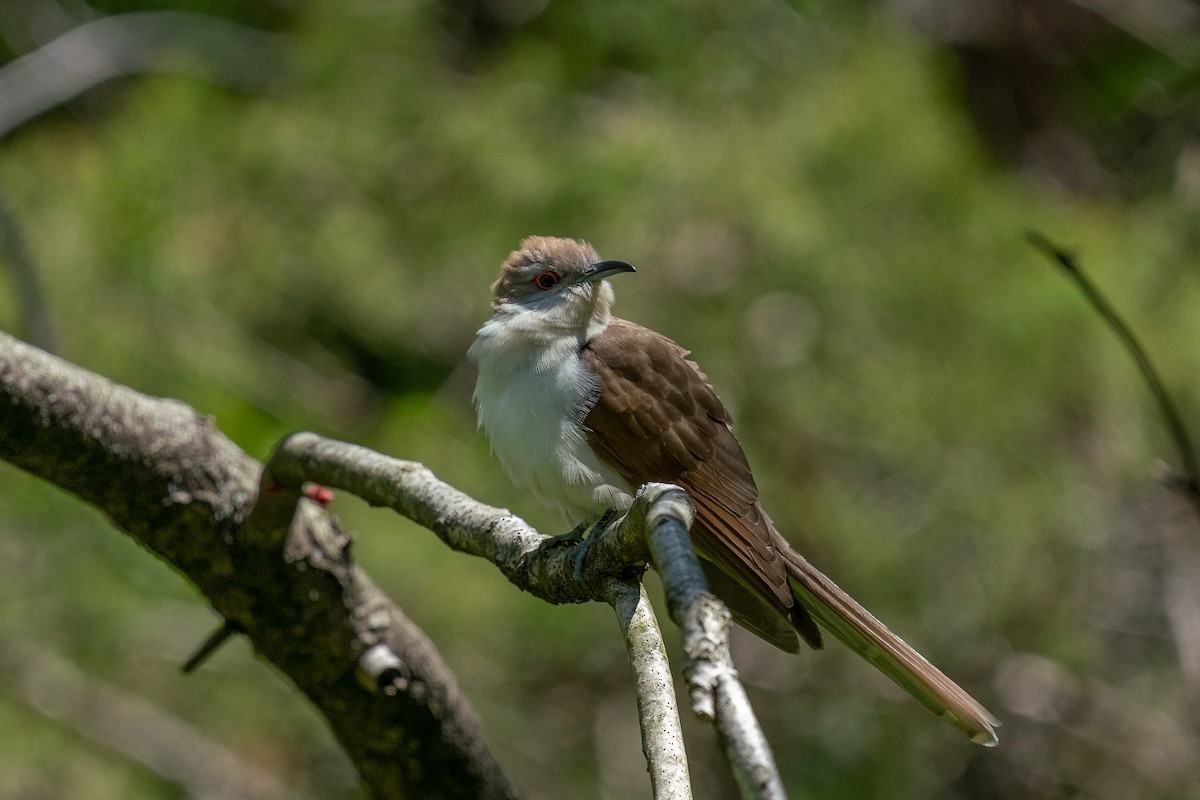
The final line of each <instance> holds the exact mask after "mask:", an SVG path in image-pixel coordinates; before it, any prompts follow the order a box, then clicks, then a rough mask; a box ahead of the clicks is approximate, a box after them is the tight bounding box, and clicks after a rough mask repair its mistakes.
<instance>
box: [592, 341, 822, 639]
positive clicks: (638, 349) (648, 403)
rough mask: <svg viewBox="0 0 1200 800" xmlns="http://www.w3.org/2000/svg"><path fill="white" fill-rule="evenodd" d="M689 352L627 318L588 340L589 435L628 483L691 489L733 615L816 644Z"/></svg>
mask: <svg viewBox="0 0 1200 800" xmlns="http://www.w3.org/2000/svg"><path fill="white" fill-rule="evenodd" d="M686 356H687V351H686V350H684V349H683V348H682V347H680V346H679V345H677V344H675V342H673V341H671V340H670V339H668V338H667V337H665V336H662V335H661V334H658V333H655V332H654V331H651V330H648V329H647V328H643V327H641V326H639V325H635V324H633V323H631V322H626V321H625V320H616V319H615V320H613V321H612V323H611V324H610V325H609V326H608V327H607V328H605V330H604V331H603V332H602V333H600V334H599V335H597V336H595V337H594V338H593V339H592V340H591V341H589V342H588V343H587V345H586V346H585V347H584V349H583V350H582V351H581V353H580V357H581V358H582V359H583V360H584V362H585V363H586V364H587V365H588V367H589V368H590V369H591V370H592V372H593V373H594V374H595V376H596V379H597V382H598V384H599V393H598V397H597V399H596V404H595V406H593V408H592V409H591V411H590V412H589V413H588V415H587V417H586V419H585V420H584V424H585V426H586V427H587V428H588V443H589V444H590V445H591V447H592V450H593V451H595V453H596V454H597V455H598V456H599V457H600V459H601V460H603V461H604V462H605V463H607V464H608V465H610V466H611V467H613V468H614V469H615V470H616V471H617V472H618V473H619V474H620V475H621V476H622V477H623V478H624V479H625V480H626V481H628V483H629V485H630V486H631V487H635V488H636V487H638V486H641V485H642V484H643V483H647V482H649V481H662V482H665V483H675V484H678V485H680V486H682V487H683V488H685V489H687V490H688V492H689V493H690V494H691V495H692V499H693V500H694V502H695V504H696V522H695V524H694V525H693V528H692V539H693V541H694V542H695V545H696V551H697V552H698V553H699V554H700V555H701V556H702V557H703V558H705V559H707V560H708V561H710V562H711V563H712V565H713V566H715V567H716V570H712V569H708V570H706V571H707V572H708V573H709V575H710V578H711V579H712V580H711V582H712V583H713V590H714V592H715V593H716V594H717V595H718V596H719V597H721V598H722V599H723V600H725V601H726V603H727V604H728V605H729V606H730V610H731V611H733V612H734V615H735V616H736V617H737V618H738V620H739V622H742V623H743V624H744V625H746V626H747V627H748V628H750V629H751V630H752V631H754V632H755V633H757V634H759V635H760V636H762V637H763V638H765V639H767V640H768V641H770V642H772V643H773V644H775V645H777V646H779V647H781V648H783V649H785V650H789V651H795V650H796V649H797V642H796V637H795V634H794V633H793V632H792V628H793V627H794V628H795V629H796V630H797V631H799V632H800V634H801V635H802V636H803V637H804V638H805V640H806V641H808V642H809V644H811V645H812V646H813V647H820V646H821V634H820V631H819V630H818V629H817V627H816V624H815V623H814V622H813V621H812V618H811V617H809V615H808V614H807V612H806V611H805V610H804V608H803V607H802V606H800V605H799V604H798V603H797V602H796V600H795V598H794V596H793V594H792V589H791V587H790V586H789V584H788V571H787V566H786V564H785V562H784V560H783V557H782V554H781V553H780V551H779V547H778V546H777V545H776V542H777V541H779V534H778V533H776V532H775V531H774V529H773V528H772V527H771V523H770V521H769V520H768V519H767V517H766V515H765V514H764V513H763V511H762V508H761V507H760V506H759V504H758V488H757V487H756V486H755V485H754V478H753V476H752V475H751V474H750V466H749V464H747V462H746V457H745V455H744V454H743V453H742V447H741V445H740V444H738V441H737V439H736V438H735V437H734V435H733V431H732V429H731V427H730V419H729V413H728V412H727V411H726V410H725V407H724V406H723V405H722V404H721V401H720V399H718V398H717V395H716V393H715V392H714V391H713V389H712V387H711V386H709V385H708V383H707V380H706V379H705V377H704V374H703V373H702V372H700V369H699V368H698V367H697V366H696V364H695V363H693V362H691V361H688V360H687V358H686ZM726 576H727V577H726ZM730 579H731V580H730ZM789 623H790V624H789Z"/></svg>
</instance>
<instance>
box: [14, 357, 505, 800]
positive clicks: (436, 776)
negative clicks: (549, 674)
mask: <svg viewBox="0 0 1200 800" xmlns="http://www.w3.org/2000/svg"><path fill="white" fill-rule="evenodd" d="M0 458H3V459H5V460H7V461H9V462H11V463H12V464H14V465H16V466H18V467H21V468H22V469H24V470H26V471H28V472H30V473H32V474H34V475H37V476H39V477H41V478H44V479H45V480H47V481H50V482H52V483H54V484H56V485H58V486H59V487H61V488H63V489H66V490H67V491H69V492H72V493H74V494H75V495H77V496H78V497H80V498H81V499H83V500H84V501H85V502H88V503H90V504H92V505H94V506H95V507H97V508H98V509H100V510H102V511H103V512H104V513H106V514H107V515H108V517H109V518H110V519H111V520H112V521H113V523H114V524H115V525H117V526H118V527H119V528H121V529H122V530H124V531H125V532H126V533H128V534H129V535H130V536H131V537H132V538H133V539H135V540H136V541H137V542H139V543H140V544H141V545H143V546H144V547H146V548H147V549H148V550H150V551H152V552H154V553H155V554H157V555H158V556H160V557H161V558H163V559H164V560H166V561H167V562H169V563H170V564H172V565H173V566H175V568H176V569H178V570H179V571H180V572H181V573H183V574H184V575H186V576H187V577H188V579H190V580H191V581H192V582H193V583H194V584H195V585H196V586H197V587H198V588H199V589H200V591H201V592H203V593H204V595H205V596H206V597H207V598H208V599H209V601H210V602H211V603H212V605H213V607H214V608H215V609H216V610H217V611H218V613H220V614H221V615H222V616H223V617H224V618H226V619H227V620H230V621H232V622H233V623H235V624H237V625H238V626H239V627H240V628H241V630H243V631H245V634H246V636H247V637H248V638H249V640H250V641H251V643H252V644H253V645H254V647H255V649H256V651H257V652H258V653H259V654H260V655H262V656H263V657H264V658H266V659H267V660H269V661H271V662H272V663H273V664H274V665H275V666H277V667H278V668H279V669H280V670H281V671H282V672H283V673H285V674H286V675H287V676H288V677H289V678H290V679H291V680H292V681H293V682H294V683H295V685H296V686H297V688H299V689H300V690H301V691H302V692H304V694H305V695H306V696H307V697H308V698H309V700H310V701H311V702H312V703H313V704H314V705H315V706H316V708H317V709H318V710H319V711H320V712H321V713H322V714H323V715H324V716H325V718H326V720H327V721H328V722H329V724H330V727H331V728H332V729H333V732H334V735H335V736H336V737H337V738H338V740H339V742H340V743H341V745H342V747H343V748H344V749H345V751H346V753H347V754H348V755H349V757H350V759H351V761H352V762H353V763H354V766H355V768H356V769H357V770H358V773H359V775H360V777H361V778H362V780H363V783H364V784H365V786H366V787H367V789H368V791H369V792H370V794H371V795H372V796H373V797H377V798H399V797H422V798H456V797H484V798H512V797H515V796H516V792H515V790H514V789H513V788H512V785H511V783H510V782H509V781H508V779H507V778H506V777H505V776H504V774H503V773H502V772H501V770H500V768H499V766H498V764H497V763H496V761H495V759H494V757H493V756H492V754H491V751H490V750H489V748H488V746H487V743H486V741H485V739H484V737H483V733H482V729H481V726H480V724H479V721H478V719H477V717H476V715H475V713H474V711H473V709H472V708H471V707H470V705H469V703H468V701H467V700H466V698H465V697H464V696H463V694H462V693H461V692H460V691H459V689H458V686H457V683H456V681H455V679H454V676H453V674H452V673H451V672H450V670H449V668H448V667H447V666H446V665H445V664H444V662H443V661H442V660H441V657H440V656H439V654H438V653H437V650H436V649H435V648H434V647H433V645H432V644H431V643H430V642H429V641H428V639H427V638H426V637H425V635H424V634H423V633H422V632H421V631H420V629H419V628H417V627H416V626H415V625H414V624H413V623H412V622H411V621H409V620H408V619H407V618H406V617H405V616H404V614H403V613H402V612H401V611H400V609H398V608H397V607H396V606H395V604H394V603H392V601H391V600H390V599H388V597H387V596H386V595H384V594H383V593H382V592H381V591H380V590H379V589H378V588H377V587H376V586H375V585H374V583H373V582H372V581H371V580H370V578H368V577H367V576H366V575H365V574H364V573H363V572H362V571H361V570H359V569H358V567H357V566H356V565H355V564H354V563H353V561H352V560H351V558H350V555H349V547H348V545H349V539H348V537H347V536H346V535H345V534H344V533H343V532H342V531H341V530H340V529H339V528H338V526H337V524H336V523H335V521H334V520H333V519H332V518H331V517H330V516H329V515H328V514H326V513H325V511H324V509H322V508H321V507H320V506H318V505H317V504H315V503H312V502H309V501H307V500H304V501H301V502H299V503H297V497H298V495H297V494H295V493H289V492H284V491H278V492H273V493H270V494H267V495H265V496H264V497H262V498H261V500H262V502H257V501H258V500H259V499H260V498H259V497H258V482H259V477H260V475H261V471H262V470H261V466H260V464H259V463H258V462H256V461H255V460H254V459H252V458H250V457H248V456H247V455H246V454H245V453H243V452H242V451H241V450H239V449H238V448H237V446H236V445H234V444H233V443H232V442H231V441H229V439H227V438H226V437H224V436H223V435H221V434H220V433H219V432H217V431H216V430H215V429H214V427H213V424H212V421H211V420H210V419H208V418H206V417H203V416H201V415H199V414H198V413H196V411H194V410H193V409H191V408H190V407H188V406H187V405H185V404H183V403H180V402H177V401H173V400H163V399H159V398H154V397H148V396H146V395H143V394H140V393H138V392H136V391H134V390H132V389H129V388H127V387H124V386H120V385H118V384H114V383H112V382H111V381H108V380H106V379H104V378H102V377H100V376H98V375H95V374H92V373H90V372H88V371H86V370H84V369H82V368H80V367H77V366H74V365H72V364H68V363H66V362H64V361H62V360H60V359H58V358H55V357H53V356H51V355H48V354H46V353H44V352H42V351H40V350H37V349H36V348H33V347H30V346H29V345H26V344H24V343H22V342H19V341H17V340H16V339H13V338H12V337H10V336H7V335H6V334H0ZM252 510H253V513H252ZM251 521H255V522H257V523H258V524H259V525H275V526H276V530H274V531H272V532H271V533H270V534H269V535H268V534H266V533H264V532H263V531H262V530H261V529H260V530H258V531H249V530H247V528H246V526H247V523H249V522H251ZM285 532H286V533H285ZM380 645H382V646H383V647H384V648H385V649H386V651H387V652H388V653H391V654H393V656H394V657H393V659H391V661H390V662H389V665H384V667H382V668H381V667H380V664H379V659H377V658H374V657H372V656H371V654H373V653H374V654H378V652H379V650H378V649H377V648H378V646H380Z"/></svg>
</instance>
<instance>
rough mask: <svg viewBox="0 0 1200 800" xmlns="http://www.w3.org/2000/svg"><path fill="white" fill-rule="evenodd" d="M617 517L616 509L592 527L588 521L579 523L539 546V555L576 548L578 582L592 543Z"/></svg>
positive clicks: (574, 573) (574, 562)
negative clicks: (565, 548)
mask: <svg viewBox="0 0 1200 800" xmlns="http://www.w3.org/2000/svg"><path fill="white" fill-rule="evenodd" d="M616 516H617V511H616V509H612V508H610V509H609V510H607V511H605V512H604V513H603V514H601V515H600V519H598V520H596V523H595V524H594V525H592V526H590V527H589V526H588V523H587V522H586V521H584V522H581V523H579V524H578V525H576V526H575V527H574V528H572V529H571V530H569V531H567V532H566V533H560V534H559V535H557V536H551V537H548V538H547V539H546V540H545V541H544V542H542V543H541V544H540V545H538V554H539V555H541V554H542V553H543V552H545V551H547V550H550V549H551V548H553V547H558V546H560V545H564V544H569V545H572V546H574V547H575V552H574V553H572V554H571V564H572V567H573V568H572V570H571V572H572V575H574V577H575V579H576V580H579V578H580V577H581V576H582V575H583V560H584V559H585V558H587V553H588V550H590V549H591V547H592V542H594V541H595V540H596V536H597V535H599V534H600V533H601V532H602V531H603V530H604V529H605V528H607V527H608V526H609V525H610V524H611V523H612V521H613V519H615V518H616Z"/></svg>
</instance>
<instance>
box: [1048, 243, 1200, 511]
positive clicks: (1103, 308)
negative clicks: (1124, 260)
mask: <svg viewBox="0 0 1200 800" xmlns="http://www.w3.org/2000/svg"><path fill="white" fill-rule="evenodd" d="M1029 241H1030V243H1031V244H1032V245H1033V246H1034V247H1036V248H1037V249H1039V250H1041V251H1042V252H1043V253H1045V254H1046V256H1047V257H1048V258H1050V259H1051V260H1052V261H1054V262H1055V263H1056V264H1058V266H1059V267H1061V268H1062V270H1063V271H1064V272H1065V273H1066V274H1067V276H1068V277H1070V278H1071V280H1073V281H1074V282H1075V285H1076V286H1078V287H1079V289H1080V291H1081V292H1083V296H1084V297H1085V298H1086V299H1087V301H1088V303H1089V304H1090V305H1091V306H1092V308H1094V309H1095V310H1096V313H1098V314H1099V315H1100V317H1101V318H1102V319H1103V320H1104V322H1105V323H1106V324H1107V325H1108V327H1109V328H1110V329H1111V330H1112V332H1113V333H1114V334H1116V336H1117V338H1118V339H1119V340H1120V341H1121V344H1122V345H1124V347H1125V349H1126V350H1127V351H1128V352H1129V354H1130V356H1132V357H1133V360H1134V362H1135V363H1136V364H1137V367H1138V370H1139V371H1140V372H1141V374H1142V377H1143V378H1144V379H1145V381H1146V384H1147V385H1148V386H1149V387H1150V392H1151V393H1152V394H1153V395H1154V401H1155V403H1157V405H1158V409H1159V412H1160V413H1161V414H1162V416H1163V419H1164V420H1165V422H1166V424H1167V431H1168V433H1169V434H1170V436H1171V440H1172V441H1173V442H1174V444H1175V449H1176V450H1177V451H1178V453H1179V462H1180V467H1181V469H1182V474H1181V475H1178V476H1173V477H1172V480H1171V481H1170V483H1171V485H1172V487H1173V488H1175V489H1178V490H1179V491H1181V492H1183V493H1184V495H1185V496H1187V498H1188V499H1189V500H1190V501H1191V502H1192V504H1193V505H1195V507H1196V509H1197V511H1198V512H1200V458H1198V457H1197V455H1196V449H1195V447H1194V446H1193V445H1192V441H1191V437H1190V436H1189V435H1188V430H1187V426H1186V425H1185V424H1184V422H1183V415H1181V414H1180V413H1179V408H1178V407H1177V406H1176V405H1175V401H1174V400H1173V399H1172V398H1171V395H1170V394H1169V393H1168V392H1167V389H1166V386H1164V385H1163V382H1162V379H1161V378H1160V377H1159V376H1158V371H1157V370H1156V369H1155V368H1154V364H1153V363H1151V361H1150V356H1149V355H1148V354H1147V353H1146V350H1145V348H1144V347H1142V345H1141V342H1139V341H1138V339H1137V336H1135V335H1134V333H1133V330H1132V329H1131V328H1130V327H1129V326H1128V325H1127V324H1126V323H1125V321H1124V320H1123V319H1122V318H1121V316H1120V315H1119V314H1118V313H1117V312H1116V310H1115V309H1114V308H1113V307H1112V304H1111V303H1109V302H1108V300H1107V299H1105V297H1104V295H1103V294H1101V292H1100V290H1099V288H1097V287H1096V285H1095V284H1094V283H1093V282H1092V280H1091V279H1090V278H1089V277H1088V276H1087V275H1086V274H1085V273H1084V272H1083V270H1082V269H1081V268H1080V267H1079V264H1078V262H1077V261H1076V260H1075V257H1074V256H1073V255H1072V254H1071V253H1069V252H1067V251H1066V250H1063V249H1062V248H1060V247H1057V246H1056V245H1054V244H1053V243H1052V242H1051V241H1050V240H1049V239H1047V238H1046V237H1045V236H1042V235H1041V234H1040V233H1037V232H1036V231H1030V233H1029Z"/></svg>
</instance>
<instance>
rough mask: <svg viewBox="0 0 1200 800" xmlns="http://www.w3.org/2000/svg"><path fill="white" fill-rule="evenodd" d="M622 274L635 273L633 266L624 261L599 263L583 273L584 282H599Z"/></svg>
mask: <svg viewBox="0 0 1200 800" xmlns="http://www.w3.org/2000/svg"><path fill="white" fill-rule="evenodd" d="M622 272H637V270H636V269H635V268H634V266H633V264H630V263H627V262H625V261H599V262H597V263H595V264H592V265H591V266H590V267H588V268H587V269H586V270H584V271H583V277H584V280H587V281H599V280H604V279H605V278H608V277H611V276H613V275H620V274H621V273H622Z"/></svg>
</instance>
